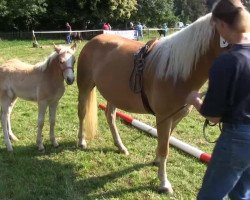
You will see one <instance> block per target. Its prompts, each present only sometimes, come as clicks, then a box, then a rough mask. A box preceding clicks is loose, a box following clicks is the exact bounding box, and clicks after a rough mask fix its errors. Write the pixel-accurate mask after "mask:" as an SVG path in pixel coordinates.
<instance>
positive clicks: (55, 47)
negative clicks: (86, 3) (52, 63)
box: [53, 43, 61, 54]
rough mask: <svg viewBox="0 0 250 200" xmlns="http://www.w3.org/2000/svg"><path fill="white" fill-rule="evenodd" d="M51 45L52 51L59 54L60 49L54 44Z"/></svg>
mask: <svg viewBox="0 0 250 200" xmlns="http://www.w3.org/2000/svg"><path fill="white" fill-rule="evenodd" d="M53 45H54V49H55V51H56V53H58V54H59V52H60V50H61V48H60V47H59V46H57V45H55V44H54V43H53Z"/></svg>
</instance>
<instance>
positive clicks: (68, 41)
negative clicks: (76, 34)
mask: <svg viewBox="0 0 250 200" xmlns="http://www.w3.org/2000/svg"><path fill="white" fill-rule="evenodd" d="M66 29H67V31H68V32H67V34H66V43H67V44H70V43H71V42H72V39H71V31H72V29H71V26H70V25H69V22H66Z"/></svg>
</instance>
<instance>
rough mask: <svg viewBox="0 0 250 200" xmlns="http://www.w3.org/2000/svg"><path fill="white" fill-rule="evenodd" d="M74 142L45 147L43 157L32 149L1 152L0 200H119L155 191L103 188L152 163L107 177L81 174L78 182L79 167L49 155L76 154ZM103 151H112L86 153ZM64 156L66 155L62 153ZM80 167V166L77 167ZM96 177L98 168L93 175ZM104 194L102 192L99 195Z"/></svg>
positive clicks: (110, 174) (147, 188) (136, 188)
mask: <svg viewBox="0 0 250 200" xmlns="http://www.w3.org/2000/svg"><path fill="white" fill-rule="evenodd" d="M73 145H74V143H73V142H69V143H62V144H61V147H59V148H57V149H55V150H52V147H51V149H50V148H48V147H47V148H46V152H45V154H41V153H38V151H37V150H36V147H35V146H25V147H23V146H21V147H20V146H17V147H15V149H14V152H13V153H8V152H7V151H6V149H5V148H4V149H0V155H1V156H0V171H1V173H0V199H3V200H4V199H21V200H22V199H29V200H33V199H34V200H35V199H40V200H43V199H46V200H47V199H51V200H52V199H65V200H66V199H67V200H71V199H76V200H77V199H84V200H85V199H86V200H88V199H99V198H102V199H103V198H110V197H115V198H120V197H121V195H122V194H124V193H134V192H140V191H146V190H152V189H153V190H155V188H152V187H150V186H141V187H133V186H131V187H129V188H128V187H127V188H120V187H119V188H117V189H115V190H112V191H107V190H106V191H105V185H106V184H107V183H111V182H114V181H116V180H117V179H119V178H121V177H123V176H126V175H128V174H129V173H132V172H134V171H138V170H140V169H142V168H144V167H146V166H150V165H151V163H146V164H135V165H132V166H129V167H126V168H124V167H123V168H122V167H121V168H122V169H121V170H118V171H115V172H111V173H109V174H107V175H103V176H96V175H95V177H91V175H88V174H84V178H81V179H79V177H77V174H76V172H75V171H76V169H77V168H78V167H79V166H76V164H73V163H70V162H68V161H67V158H65V160H64V159H62V160H61V158H60V161H58V160H56V159H50V156H52V155H51V154H52V153H53V154H58V155H59V153H61V152H63V151H72V152H74V151H77V147H76V145H75V146H74V147H73ZM95 151H98V152H99V151H102V152H115V150H114V149H109V148H105V149H90V150H86V152H85V153H86V154H89V153H92V152H95ZM62 156H65V154H62ZM80 167H82V166H80ZM95 174H98V169H97V170H96V173H95ZM100 191H105V192H100Z"/></svg>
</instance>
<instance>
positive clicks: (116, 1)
mask: <svg viewBox="0 0 250 200" xmlns="http://www.w3.org/2000/svg"><path fill="white" fill-rule="evenodd" d="M214 1H215V0H123V1H121V0H0V27H1V28H0V31H30V30H64V29H65V22H69V23H70V24H71V25H72V28H73V29H92V28H94V29H100V28H101V24H103V23H104V22H109V23H110V24H111V25H112V27H113V28H117V29H118V28H120V29H125V28H128V24H129V22H130V21H132V22H141V23H143V24H145V25H146V26H148V27H159V26H160V25H161V24H163V23H167V24H168V26H169V27H171V26H174V24H175V23H176V22H177V21H182V22H184V24H186V23H191V22H193V21H194V20H196V19H197V18H198V17H200V16H202V15H204V14H206V13H207V12H209V10H210V9H211V6H212V4H213V3H214ZM244 2H245V3H246V4H248V3H249V1H248V0H244Z"/></svg>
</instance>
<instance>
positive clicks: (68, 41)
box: [66, 34, 72, 44]
mask: <svg viewBox="0 0 250 200" xmlns="http://www.w3.org/2000/svg"><path fill="white" fill-rule="evenodd" d="M66 42H67V44H70V43H71V42H72V41H71V35H70V34H67V36H66Z"/></svg>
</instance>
